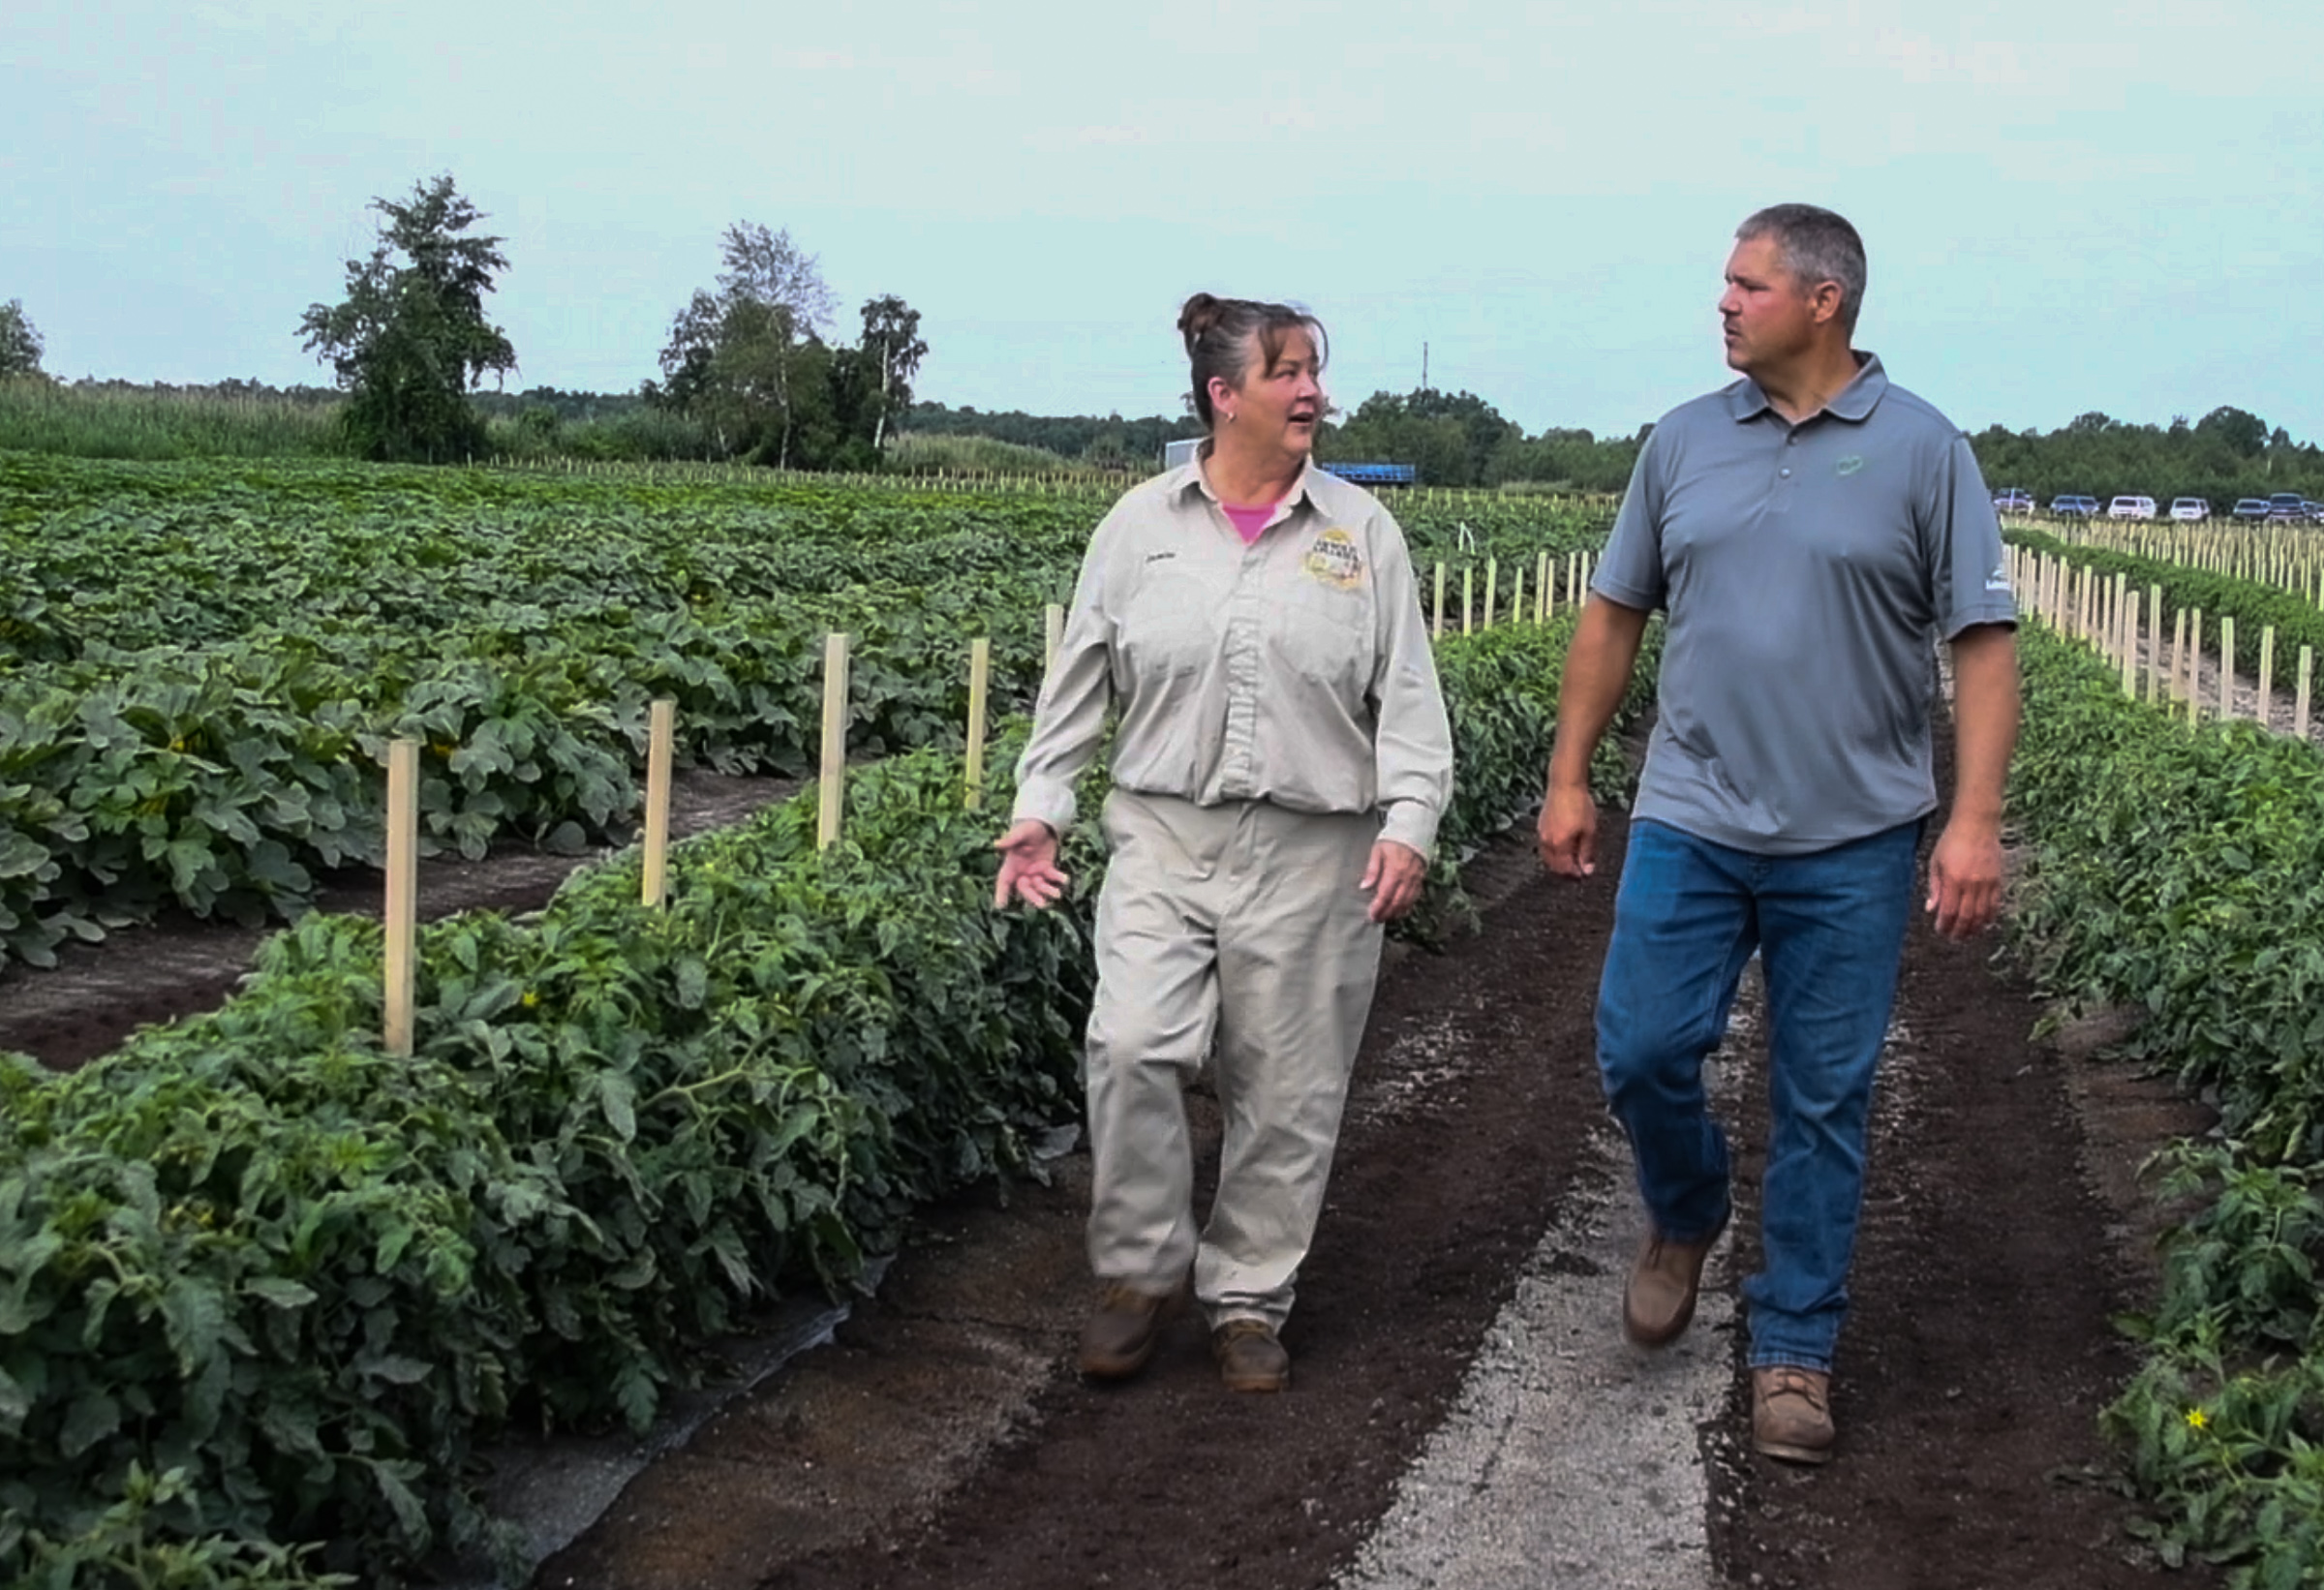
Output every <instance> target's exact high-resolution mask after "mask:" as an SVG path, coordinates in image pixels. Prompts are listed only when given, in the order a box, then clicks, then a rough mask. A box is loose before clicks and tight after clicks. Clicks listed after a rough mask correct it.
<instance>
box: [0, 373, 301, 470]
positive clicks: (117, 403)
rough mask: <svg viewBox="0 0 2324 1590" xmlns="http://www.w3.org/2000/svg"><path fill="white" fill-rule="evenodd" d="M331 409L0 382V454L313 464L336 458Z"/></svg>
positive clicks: (35, 381)
mask: <svg viewBox="0 0 2324 1590" xmlns="http://www.w3.org/2000/svg"><path fill="white" fill-rule="evenodd" d="M338 415H339V405H338V404H337V403H335V402H331V403H296V402H290V401H285V400H282V399H268V398H258V397H237V396H226V395H222V394H217V393H210V392H203V391H200V390H199V389H197V390H192V391H185V390H180V391H167V390H162V391H155V390H134V389H125V388H119V387H88V386H67V385H65V384H63V383H61V382H51V381H44V380H41V379H39V378H37V377H36V378H32V379H29V380H15V381H0V447H10V448H15V449H16V450H18V451H22V452H43V453H64V454H69V455H71V456H74V457H77V458H135V459H175V458H285V457H320V456H327V455H331V454H336V453H339V452H341V451H343V450H344V448H343V445H342V443H341V440H340V433H339V425H338Z"/></svg>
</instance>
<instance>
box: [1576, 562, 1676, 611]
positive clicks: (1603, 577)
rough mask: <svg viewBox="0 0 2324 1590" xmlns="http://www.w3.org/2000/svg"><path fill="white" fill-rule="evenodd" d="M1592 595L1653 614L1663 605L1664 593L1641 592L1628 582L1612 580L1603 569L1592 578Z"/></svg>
mask: <svg viewBox="0 0 2324 1590" xmlns="http://www.w3.org/2000/svg"><path fill="white" fill-rule="evenodd" d="M1590 594H1591V595H1592V596H1604V597H1605V599H1606V600H1607V601H1610V602H1613V603H1616V604H1617V605H1619V606H1623V607H1632V608H1636V609H1637V610H1638V611H1639V612H1641V613H1651V612H1653V611H1654V610H1655V609H1656V608H1657V607H1660V606H1661V605H1662V604H1663V597H1662V593H1660V592H1658V591H1640V590H1639V589H1638V588H1637V587H1636V586H1634V585H1631V584H1629V583H1628V582H1627V581H1623V580H1617V579H1614V578H1612V577H1611V576H1609V575H1608V574H1606V573H1605V571H1604V570H1603V569H1602V570H1600V571H1598V572H1596V573H1594V574H1592V575H1591V576H1590Z"/></svg>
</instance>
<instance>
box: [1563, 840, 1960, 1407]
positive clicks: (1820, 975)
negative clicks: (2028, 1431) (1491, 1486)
mask: <svg viewBox="0 0 2324 1590" xmlns="http://www.w3.org/2000/svg"><path fill="white" fill-rule="evenodd" d="M1920 830H1921V824H1920V823H1919V822H1918V821H1917V820H1916V821H1913V822H1909V823H1906V824H1904V825H1902V826H1901V827H1897V828H1891V829H1888V830H1887V831H1885V832H1884V833H1880V834H1875V835H1872V836H1870V837H1869V838H1866V839H1861V840H1855V841H1850V842H1849V843H1847V844H1842V845H1838V846H1835V847H1834V848H1832V849H1829V850H1822V851H1818V852H1816V853H1815V854H1813V855H1805V856H1761V855H1755V854H1753V853H1751V852H1750V851H1747V850H1736V849H1732V848H1730V847H1729V846H1727V845H1724V844H1714V843H1712V842H1711V841H1708V840H1703V839H1698V838H1697V837H1696V836H1694V835H1692V834H1687V833H1682V832H1680V831H1679V830H1678V829H1675V828H1671V827H1669V826H1667V825H1666V824H1663V823H1658V822H1651V821H1647V822H1639V823H1636V824H1634V825H1633V826H1632V828H1631V831H1630V851H1629V855H1628V857H1627V858H1626V859H1625V860H1624V862H1623V864H1622V888H1621V893H1620V895H1619V896H1618V897H1617V899H1616V902H1615V906H1614V936H1613V942H1612V943H1611V945H1610V946H1608V948H1607V950H1606V956H1605V978H1604V980H1603V982H1602V983H1601V984H1600V986H1599V991H1598V1065H1599V1070H1600V1072H1601V1074H1602V1076H1603V1078H1604V1081H1605V1096H1606V1102H1607V1103H1608V1104H1609V1105H1610V1106H1611V1107H1612V1109H1613V1113H1614V1116H1615V1118H1616V1119H1618V1120H1619V1121H1621V1123H1622V1126H1623V1129H1624V1130H1625V1131H1627V1132H1628V1133H1629V1134H1630V1142H1631V1148H1632V1151H1633V1153H1634V1154H1635V1155H1636V1160H1637V1170H1638V1191H1639V1194H1640V1195H1641V1196H1642V1197H1643V1198H1644V1200H1645V1204H1646V1211H1647V1214H1648V1216H1649V1217H1650V1218H1651V1219H1652V1220H1653V1221H1654V1224H1655V1228H1656V1229H1657V1230H1658V1231H1660V1232H1661V1233H1662V1234H1663V1235H1664V1236H1665V1237H1667V1238H1670V1239H1672V1240H1674V1241H1682V1242H1685V1241H1698V1240H1700V1239H1701V1238H1703V1237H1705V1236H1707V1235H1709V1234H1710V1233H1711V1232H1713V1231H1716V1230H1717V1229H1718V1228H1719V1227H1720V1226H1721V1225H1723V1224H1724V1223H1725V1222H1726V1220H1727V1213H1728V1153H1727V1138H1726V1136H1725V1134H1723V1133H1722V1132H1721V1131H1720V1129H1719V1124H1718V1122H1716V1121H1714V1120H1713V1119H1712V1118H1711V1116H1710V1111H1709V1108H1708V1106H1707V1103H1706V1101H1705V1099H1704V1097H1703V1090H1702V1060H1703V1056H1704V1055H1708V1054H1709V1053H1710V1052H1711V1051H1712V1050H1713V1049H1715V1048H1717V1047H1718V1044H1719V1040H1720V1038H1721V1037H1722V1036H1723V1035H1724V1034H1725V1033H1726V1031H1727V1017H1728V1007H1730V1006H1731V1005H1732V1004H1733V1003H1734V999H1735V983H1736V980H1737V979H1738V978H1739V977H1741V975H1742V972H1743V965H1744V963H1745V962H1747V961H1749V960H1750V959H1751V953H1752V951H1753V949H1754V948H1757V949H1758V951H1759V956H1760V961H1761V963H1762V966H1763V968H1764V970H1765V973H1766V982H1767V1014H1768V1024H1769V1051H1770V1062H1769V1066H1768V1114H1769V1117H1770V1124H1769V1133H1768V1144H1767V1175H1766V1181H1765V1183H1764V1185H1763V1187H1762V1195H1761V1200H1760V1236H1761V1247H1762V1249H1763V1258H1764V1266H1765V1268H1764V1269H1761V1270H1760V1271H1759V1272H1758V1274H1756V1275H1753V1276H1752V1277H1750V1278H1749V1279H1748V1280H1746V1281H1745V1282H1744V1283H1743V1297H1744V1300H1745V1303H1746V1305H1747V1306H1748V1309H1749V1315H1750V1324H1751V1361H1752V1363H1753V1365H1754V1366H1755V1367H1758V1366H1764V1365H1769V1364H1794V1365H1797V1366H1799V1367H1801V1368H1807V1369H1822V1370H1827V1371H1828V1370H1829V1369H1830V1368H1831V1366H1832V1351H1833V1348H1834V1347H1835V1346H1836V1345H1837V1343H1838V1341H1839V1339H1840V1322H1841V1320H1842V1319H1843V1317H1845V1316H1846V1314H1847V1312H1848V1267H1849V1261H1850V1257H1851V1255H1852V1254H1853V1252H1854V1249H1855V1241H1856V1220H1857V1216H1858V1213H1859V1210H1860V1208H1861V1206H1862V1203H1863V1196H1864V1143H1865V1133H1866V1124H1867V1121H1868V1118H1869V1116H1870V1113H1871V1105H1872V1078H1873V1070H1874V1067H1875V1065H1876V1063H1877V1062H1878V1061H1879V1059H1880V1054H1881V1041H1882V1039H1883V1038H1884V1037H1885V1035H1886V1033H1887V1030H1888V1015H1889V1011H1890V1008H1891V1007H1892V1006H1893V1005H1894V1003H1895V1000H1896V971H1897V963H1898V961H1899V960H1900V959H1901V958H1902V955H1903V952H1904V941H1905V925H1906V923H1907V922H1908V921H1909V920H1911V908H1912V881H1913V876H1914V873H1915V870H1916V868H1915V853H1916V851H1917V850H1918V847H1919V842H1920Z"/></svg>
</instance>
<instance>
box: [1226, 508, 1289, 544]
mask: <svg viewBox="0 0 2324 1590" xmlns="http://www.w3.org/2000/svg"><path fill="white" fill-rule="evenodd" d="M1219 506H1220V507H1222V508H1224V509H1226V510H1227V518H1228V519H1229V520H1230V521H1231V522H1232V523H1233V524H1234V526H1235V534H1236V535H1240V536H1241V537H1242V544H1243V545H1244V546H1256V545H1258V544H1259V533H1260V532H1261V531H1263V530H1265V529H1266V528H1267V522H1268V521H1269V519H1272V518H1273V517H1274V516H1275V508H1276V507H1277V505H1276V504H1273V503H1263V504H1261V505H1259V506H1257V507H1255V508H1238V507H1237V506H1236V505H1234V504H1232V503H1221V504H1219Z"/></svg>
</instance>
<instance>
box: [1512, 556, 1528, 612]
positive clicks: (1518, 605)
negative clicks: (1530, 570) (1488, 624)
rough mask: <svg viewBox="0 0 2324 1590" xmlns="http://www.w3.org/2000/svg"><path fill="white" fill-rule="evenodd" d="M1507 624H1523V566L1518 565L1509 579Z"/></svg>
mask: <svg viewBox="0 0 2324 1590" xmlns="http://www.w3.org/2000/svg"><path fill="white" fill-rule="evenodd" d="M1509 622H1510V623H1512V624H1523V623H1524V622H1525V566H1524V565H1523V564H1519V565H1518V566H1517V568H1516V572H1515V573H1514V574H1512V575H1510V577H1509Z"/></svg>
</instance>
